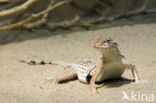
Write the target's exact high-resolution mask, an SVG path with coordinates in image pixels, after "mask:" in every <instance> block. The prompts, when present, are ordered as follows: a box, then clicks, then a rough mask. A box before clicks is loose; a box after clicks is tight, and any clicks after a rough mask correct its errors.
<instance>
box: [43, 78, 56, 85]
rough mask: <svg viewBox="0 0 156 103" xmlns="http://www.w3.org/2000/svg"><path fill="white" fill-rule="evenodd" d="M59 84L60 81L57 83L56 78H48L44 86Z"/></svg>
mask: <svg viewBox="0 0 156 103" xmlns="http://www.w3.org/2000/svg"><path fill="white" fill-rule="evenodd" d="M47 83H48V84H57V83H58V81H57V79H56V78H53V77H47V78H46V79H45V82H44V83H43V84H47Z"/></svg>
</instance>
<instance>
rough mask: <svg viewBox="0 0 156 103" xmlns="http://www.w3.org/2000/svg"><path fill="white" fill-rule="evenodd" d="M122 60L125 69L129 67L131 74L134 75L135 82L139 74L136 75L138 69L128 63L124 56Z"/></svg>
mask: <svg viewBox="0 0 156 103" xmlns="http://www.w3.org/2000/svg"><path fill="white" fill-rule="evenodd" d="M122 62H123V64H124V66H125V69H131V70H132V75H133V77H134V80H135V82H138V80H139V79H140V78H139V75H138V71H137V70H136V68H135V65H132V64H129V63H128V62H127V61H126V60H125V59H124V58H123V59H122Z"/></svg>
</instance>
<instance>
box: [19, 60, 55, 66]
mask: <svg viewBox="0 0 156 103" xmlns="http://www.w3.org/2000/svg"><path fill="white" fill-rule="evenodd" d="M18 61H19V62H22V63H27V64H30V65H45V64H55V63H52V62H45V61H43V60H41V61H35V60H30V61H26V60H18Z"/></svg>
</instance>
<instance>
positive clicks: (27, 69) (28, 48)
mask: <svg viewBox="0 0 156 103" xmlns="http://www.w3.org/2000/svg"><path fill="white" fill-rule="evenodd" d="M155 28H156V24H145V25H133V26H123V27H114V28H107V29H101V30H94V31H93V30H92V31H83V32H75V33H69V34H66V35H62V34H61V33H58V35H54V36H51V37H49V38H36V39H30V40H26V41H21V42H13V43H8V44H5V45H1V46H0V54H1V57H0V60H1V62H0V66H1V67H0V71H1V72H0V102H1V103H10V102H12V103H34V102H35V101H36V102H37V103H43V102H44V103H51V102H57V103H95V102H97V101H98V103H105V102H107V103H129V101H128V100H122V99H121V98H122V91H126V92H127V93H131V91H134V92H137V91H139V92H141V93H147V94H149V93H152V94H154V95H155V96H156V91H155V87H156V81H155V79H156V75H155V74H156V70H155V67H156V58H155V57H156V47H155V44H156V29H155ZM12 33H14V32H12ZM20 33H21V32H20ZM24 33H27V34H29V33H28V32H24ZM41 33H43V34H44V33H45V32H41ZM37 34H38V35H39V34H40V32H37ZM35 35H36V34H35ZM98 35H100V36H106V37H108V36H109V37H111V38H113V39H114V40H116V41H118V43H119V49H120V50H121V51H122V52H123V54H124V55H125V57H126V59H127V60H128V61H129V62H130V63H132V64H134V65H135V66H136V68H137V70H138V72H139V76H140V78H141V79H142V80H146V81H147V83H139V84H137V83H134V82H126V81H120V80H119V81H118V80H117V81H112V82H104V83H102V84H98V85H97V88H98V89H97V91H98V92H99V93H98V94H93V96H90V95H89V94H90V89H89V88H88V85H87V84H83V83H80V82H79V81H78V80H74V81H70V82H67V83H64V84H58V85H53V84H45V85H43V82H44V80H45V78H47V77H51V76H56V75H57V74H58V73H61V72H62V71H63V68H62V67H60V66H55V65H54V66H53V65H44V66H41V65H37V66H33V65H27V64H24V63H20V62H18V61H17V60H19V59H25V60H33V59H34V58H36V59H37V60H63V61H67V62H73V61H78V60H82V59H84V58H88V59H89V60H91V61H94V62H96V61H98V60H99V58H100V54H99V53H98V52H97V50H95V49H94V48H92V46H91V44H90V43H91V42H92V40H93V39H94V38H95V37H97V36H98ZM127 35H129V36H127ZM23 36H25V35H22V34H21V36H20V37H18V39H19V40H20V39H21V38H22V37H23ZM29 36H30V35H29ZM58 45H59V47H60V48H61V49H60V48H58ZM71 54H72V55H71ZM123 77H125V78H128V79H132V78H133V77H132V75H131V73H130V72H129V71H128V70H127V71H126V72H125V73H124V74H123ZM103 85H104V86H103Z"/></svg>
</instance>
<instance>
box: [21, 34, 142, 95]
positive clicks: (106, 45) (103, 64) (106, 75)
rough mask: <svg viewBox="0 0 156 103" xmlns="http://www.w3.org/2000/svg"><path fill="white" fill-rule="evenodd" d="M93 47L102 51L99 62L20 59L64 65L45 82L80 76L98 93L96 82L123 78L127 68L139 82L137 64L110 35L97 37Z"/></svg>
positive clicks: (36, 63) (34, 63)
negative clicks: (127, 59) (130, 59)
mask: <svg viewBox="0 0 156 103" xmlns="http://www.w3.org/2000/svg"><path fill="white" fill-rule="evenodd" d="M93 47H94V48H95V49H96V50H97V51H99V52H100V53H101V58H100V59H99V62H97V63H94V62H92V61H90V60H84V61H80V62H78V63H66V62H64V61H57V60H55V61H54V60H53V61H45V60H40V61H35V60H19V62H22V63H27V64H29V65H46V64H51V65H60V66H63V67H64V69H65V70H64V71H63V72H62V73H60V74H59V75H57V76H56V77H48V78H47V80H46V81H45V83H44V84H46V83H47V82H50V83H56V84H59V83H62V82H64V81H70V80H73V79H76V78H78V80H80V82H82V83H90V89H91V91H92V93H96V87H95V82H102V81H104V80H108V79H112V80H113V79H119V78H122V77H121V76H122V74H123V73H124V71H125V69H130V70H131V71H132V75H133V77H134V81H135V82H136V83H138V80H139V79H140V78H139V75H138V72H137V70H136V68H135V66H134V65H132V64H130V63H128V61H126V60H125V57H124V55H123V54H122V53H121V52H120V50H119V48H118V43H117V42H116V41H115V40H113V39H112V38H110V37H96V38H95V40H94V42H93ZM131 81H133V80H131Z"/></svg>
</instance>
